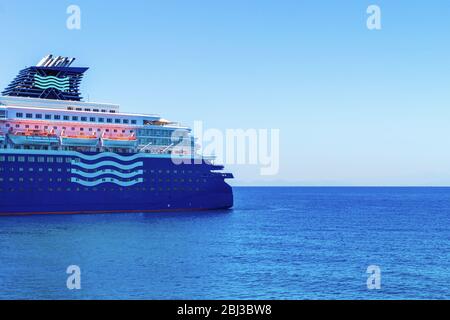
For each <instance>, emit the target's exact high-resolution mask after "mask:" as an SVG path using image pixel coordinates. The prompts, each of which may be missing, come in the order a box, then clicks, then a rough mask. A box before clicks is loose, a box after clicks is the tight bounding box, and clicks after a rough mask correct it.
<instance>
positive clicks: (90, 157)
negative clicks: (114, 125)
mask: <svg viewBox="0 0 450 320" xmlns="http://www.w3.org/2000/svg"><path fill="white" fill-rule="evenodd" d="M187 161H189V162H191V161H190V159H187ZM197 162H199V163H198V164H192V163H191V164H188V163H184V164H176V163H174V162H173V161H172V159H171V158H170V157H163V156H157V155H149V154H113V153H90V154H83V153H78V152H64V151H37V150H33V151H30V150H28V151H27V150H2V151H1V152H0V215H24V214H74V213H107V212H108V213H109V212H152V211H183V210H211V209H226V208H230V207H232V206H233V193H232V189H231V187H230V186H229V185H228V184H227V183H226V182H225V179H227V178H232V175H231V174H226V173H221V172H217V171H218V170H221V169H223V167H221V166H214V165H212V164H211V163H209V162H208V161H205V160H200V161H197Z"/></svg>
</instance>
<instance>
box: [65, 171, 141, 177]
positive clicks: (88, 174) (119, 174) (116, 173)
mask: <svg viewBox="0 0 450 320" xmlns="http://www.w3.org/2000/svg"><path fill="white" fill-rule="evenodd" d="M71 173H73V174H77V175H79V176H81V177H83V178H97V177H100V176H103V175H108V176H115V177H118V178H122V179H129V178H133V177H136V176H138V175H142V174H144V171H143V170H136V171H134V172H130V173H122V172H120V171H116V170H101V171H97V172H84V171H80V170H78V169H72V170H71Z"/></svg>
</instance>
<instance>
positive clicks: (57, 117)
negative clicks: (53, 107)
mask: <svg viewBox="0 0 450 320" xmlns="http://www.w3.org/2000/svg"><path fill="white" fill-rule="evenodd" d="M53 119H55V120H60V119H61V116H60V115H59V114H55V115H54V116H53ZM64 120H66V119H64Z"/></svg>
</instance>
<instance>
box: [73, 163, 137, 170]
mask: <svg viewBox="0 0 450 320" xmlns="http://www.w3.org/2000/svg"><path fill="white" fill-rule="evenodd" d="M72 165H74V166H78V167H80V168H83V169H87V170H91V169H99V168H101V167H106V166H111V167H115V168H117V169H121V170H132V169H136V168H138V167H142V166H143V165H144V163H143V162H136V163H132V164H129V165H125V164H121V163H118V162H115V161H102V162H98V163H93V164H87V163H82V162H72Z"/></svg>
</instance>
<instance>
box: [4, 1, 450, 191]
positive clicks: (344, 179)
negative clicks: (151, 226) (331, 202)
mask: <svg viewBox="0 0 450 320" xmlns="http://www.w3.org/2000/svg"><path fill="white" fill-rule="evenodd" d="M70 4H77V5H79V6H80V8H81V10H82V29H81V30H80V31H70V30H68V29H66V19H67V16H68V15H67V14H66V8H67V6H68V5H70ZM370 4H377V5H379V6H380V7H381V10H382V30H380V31H369V30H368V29H367V28H366V18H367V14H366V8H367V7H368V5H370ZM0 21H1V29H0V30H1V31H0V35H1V41H2V42H1V43H2V45H1V49H0V66H1V67H0V70H1V73H0V87H1V88H3V87H5V86H6V85H7V83H8V82H9V81H10V80H11V79H12V78H13V77H14V76H15V75H16V73H17V71H18V69H20V68H22V67H25V66H28V65H32V64H35V63H36V62H38V61H39V60H40V58H41V57H42V56H43V55H45V54H47V53H54V54H59V55H67V56H74V57H77V58H78V61H77V65H81V66H90V67H91V69H90V71H89V72H88V73H87V76H86V80H85V83H84V85H83V91H84V93H85V94H84V95H85V97H87V94H89V97H90V100H91V101H99V102H114V103H119V104H121V106H122V109H123V110H125V111H129V112H147V113H159V114H161V115H163V116H164V117H167V118H169V119H172V120H179V121H182V122H184V123H186V124H192V123H193V121H194V120H203V121H204V122H205V126H207V127H212V128H220V129H225V128H244V129H245V128H279V129H280V130H281V168H280V172H279V174H278V175H276V176H271V177H261V176H260V175H259V169H258V168H256V167H248V166H244V167H231V168H230V169H231V170H232V171H233V172H234V174H235V175H236V177H237V179H236V183H240V184H250V183H252V184H292V185H450V143H449V140H450V41H449V40H450V2H449V1H448V0H441V1H439V0H430V1H406V0H404V1H400V0H397V1H378V0H373V1H364V0H360V1H357V0H351V1H348V0H345V1H344V0H342V1H331V0H328V1H326V0H322V1H313V0H310V1H300V0H296V1H274V0H272V1H265V0H259V1H256V0H255V1H250V0H232V1H230V0H227V1H195V0H189V1H181V0H180V1H167V0H164V1H162V0H161V1H152V0H150V1H149V0H145V1H134V0H129V1H99V0H95V1H92V0H89V1H88V0H85V1H80V0H74V1H61V0H58V1H56V0H54V1H49V0H40V1H20V0H15V1H2V2H1V3H0Z"/></svg>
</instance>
